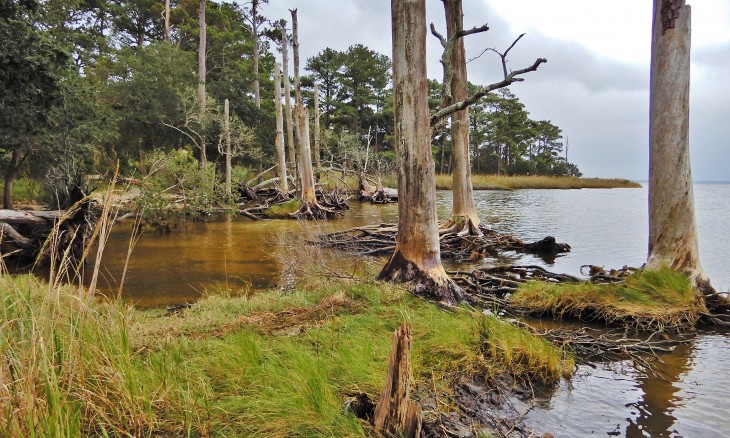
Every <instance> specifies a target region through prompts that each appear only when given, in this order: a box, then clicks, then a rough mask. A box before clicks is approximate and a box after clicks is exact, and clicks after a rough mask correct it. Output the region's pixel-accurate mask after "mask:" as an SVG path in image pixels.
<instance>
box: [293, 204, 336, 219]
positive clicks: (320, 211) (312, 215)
mask: <svg viewBox="0 0 730 438" xmlns="http://www.w3.org/2000/svg"><path fill="white" fill-rule="evenodd" d="M336 214H338V212H337V211H335V210H334V209H331V208H328V207H324V206H322V205H319V203H318V202H302V204H301V205H300V207H299V210H297V211H296V212H294V213H290V214H289V216H291V217H293V218H296V219H307V220H309V219H313V220H325V219H331V218H333V217H334V216H335V215H336Z"/></svg>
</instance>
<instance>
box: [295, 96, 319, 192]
mask: <svg viewBox="0 0 730 438" xmlns="http://www.w3.org/2000/svg"><path fill="white" fill-rule="evenodd" d="M297 117H298V118H299V120H298V122H299V133H300V134H301V138H300V139H299V140H300V142H299V177H300V178H299V179H300V183H301V186H302V204H310V205H314V204H316V203H317V196H316V194H315V192H314V173H313V171H312V152H311V150H310V148H309V111H308V110H307V108H304V107H299V111H297Z"/></svg>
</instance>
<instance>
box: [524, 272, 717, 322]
mask: <svg viewBox="0 0 730 438" xmlns="http://www.w3.org/2000/svg"><path fill="white" fill-rule="evenodd" d="M511 303H512V305H513V306H514V307H515V308H518V309H521V310H523V311H526V312H530V313H548V314H552V315H556V316H559V317H563V316H574V317H582V318H591V319H597V320H601V321H605V322H607V323H609V324H611V323H619V322H620V323H628V324H634V325H636V326H637V327H639V328H645V329H660V330H661V329H678V328H684V327H690V326H694V324H695V323H696V322H697V320H698V319H699V316H700V313H701V312H702V311H703V310H704V309H703V305H702V303H701V300H699V299H698V298H697V295H696V291H695V288H694V287H693V286H692V284H691V282H690V281H689V280H688V279H687V278H686V276H685V275H683V274H681V273H678V272H674V271H671V270H669V269H664V270H660V271H640V272H638V273H636V274H634V275H632V276H630V277H628V278H627V279H626V281H625V282H624V283H620V284H604V285H596V284H592V283H590V282H583V283H561V284H555V283H546V282H532V283H528V284H526V285H524V286H522V287H520V290H519V291H518V292H517V293H516V294H515V295H514V296H513V297H512V301H511Z"/></svg>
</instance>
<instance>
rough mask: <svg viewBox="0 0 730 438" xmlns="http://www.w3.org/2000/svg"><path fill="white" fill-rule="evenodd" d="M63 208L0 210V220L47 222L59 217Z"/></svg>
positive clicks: (20, 222)
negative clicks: (49, 209) (48, 209)
mask: <svg viewBox="0 0 730 438" xmlns="http://www.w3.org/2000/svg"><path fill="white" fill-rule="evenodd" d="M64 213H65V210H52V211H35V210H0V222H4V223H6V224H47V223H48V222H50V221H54V220H56V219H60V218H61V217H62V216H63V214H64Z"/></svg>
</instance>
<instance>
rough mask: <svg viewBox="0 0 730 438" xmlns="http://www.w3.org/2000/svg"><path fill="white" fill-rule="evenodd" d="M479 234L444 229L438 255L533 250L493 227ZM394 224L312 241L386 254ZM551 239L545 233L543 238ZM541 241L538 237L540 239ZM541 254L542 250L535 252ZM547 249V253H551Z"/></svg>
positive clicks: (470, 257) (474, 255)
mask: <svg viewBox="0 0 730 438" xmlns="http://www.w3.org/2000/svg"><path fill="white" fill-rule="evenodd" d="M482 232H483V236H459V235H458V234H457V233H455V232H447V233H444V234H442V235H441V236H440V243H441V257H442V258H444V259H453V260H456V261H468V260H472V261H474V260H479V259H481V258H484V257H487V256H493V257H496V256H498V255H499V253H500V252H503V251H515V252H534V251H533V250H531V249H530V248H528V247H530V246H531V245H535V244H530V243H525V242H524V241H522V240H520V239H518V238H516V237H514V236H511V235H508V234H500V233H497V232H496V231H494V230H491V229H487V228H482ZM397 233H398V227H397V226H396V225H395V224H380V225H371V226H364V227H357V228H352V229H350V230H346V231H339V232H336V233H330V234H324V235H320V236H318V241H317V242H315V243H316V244H319V245H322V246H324V247H329V248H337V249H341V250H346V251H351V252H355V253H357V254H359V255H368V256H379V255H388V254H390V253H392V252H393V251H394V250H395V238H396V234H397ZM546 239H553V242H554V241H555V239H554V238H551V237H549V236H548V237H546V238H545V239H543V241H545V240H546ZM541 242H542V241H541ZM553 248H554V249H559V250H560V251H561V252H562V251H569V250H570V245H567V244H558V243H556V244H555V245H554V246H553ZM536 254H537V255H540V256H543V255H545V253H542V252H538V253H536ZM553 254H554V253H550V254H549V255H553Z"/></svg>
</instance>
